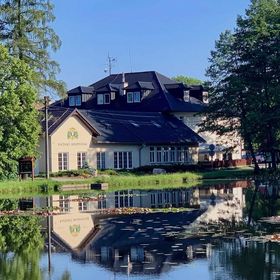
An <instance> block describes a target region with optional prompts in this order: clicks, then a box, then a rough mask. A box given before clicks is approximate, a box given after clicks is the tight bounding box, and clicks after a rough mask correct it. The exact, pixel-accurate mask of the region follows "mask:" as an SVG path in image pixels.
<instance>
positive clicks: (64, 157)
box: [58, 153, 68, 171]
mask: <svg viewBox="0 0 280 280" xmlns="http://www.w3.org/2000/svg"><path fill="white" fill-rule="evenodd" d="M58 170H59V171H63V170H68V153H58Z"/></svg>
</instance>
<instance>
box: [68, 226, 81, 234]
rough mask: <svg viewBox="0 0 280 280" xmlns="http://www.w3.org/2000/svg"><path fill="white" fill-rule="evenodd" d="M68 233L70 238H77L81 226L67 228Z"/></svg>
mask: <svg viewBox="0 0 280 280" xmlns="http://www.w3.org/2000/svg"><path fill="white" fill-rule="evenodd" d="M69 231H70V233H71V235H72V236H77V235H78V234H79V233H80V231H81V226H80V225H72V226H69Z"/></svg>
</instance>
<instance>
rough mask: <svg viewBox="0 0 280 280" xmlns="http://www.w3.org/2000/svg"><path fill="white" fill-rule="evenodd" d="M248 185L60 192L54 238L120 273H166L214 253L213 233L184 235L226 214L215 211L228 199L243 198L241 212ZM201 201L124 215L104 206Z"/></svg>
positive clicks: (78, 254)
mask: <svg viewBox="0 0 280 280" xmlns="http://www.w3.org/2000/svg"><path fill="white" fill-rule="evenodd" d="M246 186H247V184H246V182H243V183H237V182H236V183H235V184H234V185H222V184H220V185H212V186H206V187H193V188H188V189H186V188H180V189H166V190H150V191H140V190H125V191H118V192H112V193H104V194H100V195H95V196H88V197H80V196H79V195H69V196H66V195H54V196H52V198H51V206H52V207H53V209H54V211H55V212H56V213H57V214H58V213H60V215H54V216H53V217H52V242H53V245H54V246H55V247H56V248H57V250H59V251H60V250H63V251H65V252H69V253H71V254H72V257H73V259H75V260H77V261H79V262H88V263H90V262H94V263H97V264H99V265H101V266H104V267H106V268H107V269H110V270H112V271H114V272H122V273H142V274H146V273H147V274H160V273H162V272H164V271H168V270H169V269H170V268H171V267H172V266H175V265H180V264H182V263H188V262H190V261H192V260H193V259H197V258H207V257H209V255H210V254H211V246H210V245H209V244H210V243H209V242H210V241H211V238H210V237H209V238H208V237H206V238H204V239H201V238H200V237H196V236H195V235H192V236H184V235H182V236H180V234H183V233H184V232H185V230H186V229H188V228H189V225H191V226H193V225H194V223H195V221H199V222H201V221H202V222H204V221H210V220H215V219H219V217H221V216H222V217H225V215H224V214H223V213H218V212H219V211H216V210H215V209H220V206H221V205H223V204H225V205H228V207H231V206H230V205H231V204H232V203H233V202H238V203H237V204H238V211H237V210H236V209H234V211H233V212H232V215H236V219H238V217H241V212H242V211H241V210H242V208H243V206H244V194H243V188H244V187H246ZM213 200H214V201H215V203H212V202H213ZM40 201H41V207H42V206H43V205H44V202H45V199H39V200H36V203H37V206H39V205H40ZM36 203H35V204H36ZM197 205H200V206H201V207H200V208H201V209H198V210H193V211H181V212H176V211H175V212H167V213H164V212H159V211H157V212H155V213H148V214H133V215H121V216H117V215H108V214H106V215H104V214H103V212H102V211H101V212H100V211H99V210H100V209H112V208H122V207H149V208H161V207H170V206H173V207H186V206H188V207H189V206H196V207H197ZM239 210H240V211H241V212H240V211H239ZM215 211H216V212H215ZM217 213H218V214H219V215H217ZM207 219H208V220H207ZM178 234H179V235H178Z"/></svg>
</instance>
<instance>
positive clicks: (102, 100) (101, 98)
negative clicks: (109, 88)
mask: <svg viewBox="0 0 280 280" xmlns="http://www.w3.org/2000/svg"><path fill="white" fill-rule="evenodd" d="M110 100H111V97H110V93H104V94H97V104H98V105H103V104H110Z"/></svg>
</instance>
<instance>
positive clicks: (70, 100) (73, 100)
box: [69, 96, 75, 106]
mask: <svg viewBox="0 0 280 280" xmlns="http://www.w3.org/2000/svg"><path fill="white" fill-rule="evenodd" d="M69 106H75V96H69Z"/></svg>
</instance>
